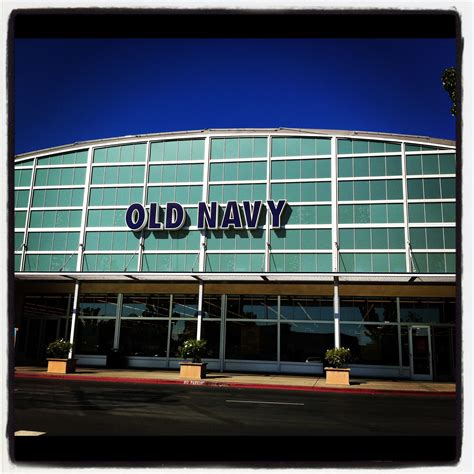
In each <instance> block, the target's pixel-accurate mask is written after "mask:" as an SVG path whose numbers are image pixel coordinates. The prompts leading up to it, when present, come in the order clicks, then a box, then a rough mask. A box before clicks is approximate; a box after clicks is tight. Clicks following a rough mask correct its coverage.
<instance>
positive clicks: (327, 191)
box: [316, 182, 331, 201]
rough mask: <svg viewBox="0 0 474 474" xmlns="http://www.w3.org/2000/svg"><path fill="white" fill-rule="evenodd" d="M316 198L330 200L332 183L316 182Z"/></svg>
mask: <svg viewBox="0 0 474 474" xmlns="http://www.w3.org/2000/svg"><path fill="white" fill-rule="evenodd" d="M316 200H317V201H330V200H331V183H328V182H324V183H316Z"/></svg>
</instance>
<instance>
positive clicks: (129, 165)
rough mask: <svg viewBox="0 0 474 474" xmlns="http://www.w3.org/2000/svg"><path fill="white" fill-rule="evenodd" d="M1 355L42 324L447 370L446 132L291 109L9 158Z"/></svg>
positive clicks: (59, 329) (33, 357)
mask: <svg viewBox="0 0 474 474" xmlns="http://www.w3.org/2000/svg"><path fill="white" fill-rule="evenodd" d="M14 199H15V204H14V206H15V221H14V222H15V224H14V225H15V233H14V238H15V242H14V262H15V263H14V264H15V307H16V309H15V317H16V326H17V327H18V336H17V341H16V347H15V350H16V361H17V363H18V364H22V363H40V362H41V361H43V360H44V358H45V347H46V345H47V343H49V342H50V341H51V340H54V339H56V338H57V337H64V338H66V339H71V340H73V341H74V342H75V356H76V357H77V358H78V364H79V365H96V366H101V365H102V366H103V365H105V364H106V357H107V354H109V353H110V351H111V350H112V349H114V348H115V349H119V350H120V352H121V353H122V354H123V355H124V357H125V358H126V361H127V364H128V366H129V367H155V368H170V369H174V368H176V369H177V368H178V364H179V358H178V353H177V351H178V347H179V345H180V344H181V343H182V341H184V340H185V339H187V338H190V337H198V338H203V339H206V340H207V341H208V348H209V354H208V358H206V361H207V362H208V367H209V369H210V370H221V371H237V370H239V371H256V372H268V373H275V372H281V373H314V374H317V373H320V374H322V373H323V363H322V358H323V354H324V352H325V351H326V349H328V348H331V347H334V346H344V347H349V348H350V349H351V350H352V353H353V356H354V359H353V362H352V364H351V368H352V374H353V375H355V376H384V377H400V378H420V379H426V380H431V379H435V380H452V379H453V378H454V374H455V349H456V348H455V331H456V325H455V318H456V267H455V264H456V157H455V143H454V142H451V141H447V140H437V139H431V138H426V137H414V136H401V135H392V134H381V133H368V132H348V131H331V130H330V131H328V130H306V129H305V130H300V129H226V130H218V129H216V130H202V131H190V132H175V133H160V134H153V135H142V136H133V137H122V138H114V139H106V140H105V139H104V140H97V141H91V142H84V143H79V144H74V145H68V146H63V147H57V148H54V149H49V150H43V151H41V152H34V153H28V154H24V155H19V156H17V157H16V159H15V193H14Z"/></svg>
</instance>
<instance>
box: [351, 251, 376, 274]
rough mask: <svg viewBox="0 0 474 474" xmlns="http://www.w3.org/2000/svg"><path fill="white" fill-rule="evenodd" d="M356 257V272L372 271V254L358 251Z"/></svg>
mask: <svg viewBox="0 0 474 474" xmlns="http://www.w3.org/2000/svg"><path fill="white" fill-rule="evenodd" d="M354 257H355V268H354V271H355V272H361V273H365V272H371V271H372V254H368V253H356V254H355V255H354Z"/></svg>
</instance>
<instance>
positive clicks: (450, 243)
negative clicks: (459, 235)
mask: <svg viewBox="0 0 474 474" xmlns="http://www.w3.org/2000/svg"><path fill="white" fill-rule="evenodd" d="M443 231H444V248H445V249H455V248H456V228H455V227H445V228H444V229H443Z"/></svg>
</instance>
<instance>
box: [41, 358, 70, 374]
mask: <svg viewBox="0 0 474 474" xmlns="http://www.w3.org/2000/svg"><path fill="white" fill-rule="evenodd" d="M76 360H77V359H47V361H48V372H51V373H54V374H72V373H74V372H75V371H76Z"/></svg>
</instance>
